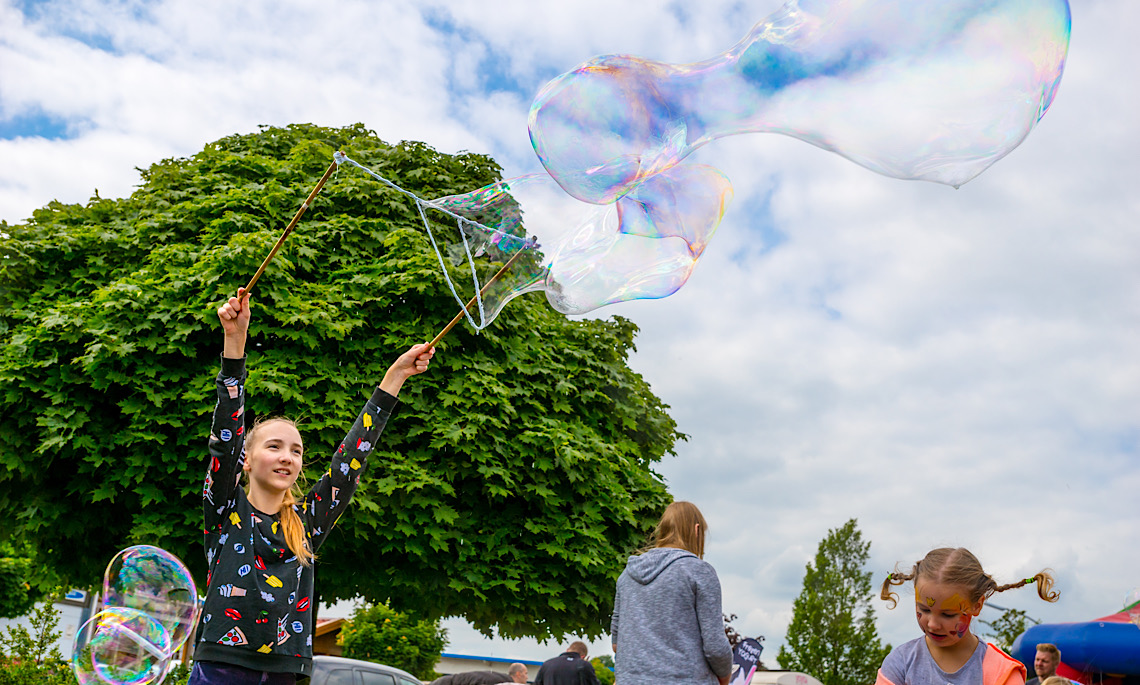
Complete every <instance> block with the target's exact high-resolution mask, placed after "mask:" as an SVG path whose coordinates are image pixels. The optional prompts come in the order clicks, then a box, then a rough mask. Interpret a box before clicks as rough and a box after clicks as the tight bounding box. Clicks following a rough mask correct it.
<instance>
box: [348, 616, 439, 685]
mask: <svg viewBox="0 0 1140 685" xmlns="http://www.w3.org/2000/svg"><path fill="white" fill-rule="evenodd" d="M337 642H338V643H340V644H341V646H343V647H344V655H345V656H346V657H349V658H350V659H363V660H364V661H375V662H377V663H381V664H386V665H388V666H395V667H396V668H402V669H404V670H405V671H407V672H408V673H411V674H412V675H414V676H416V677H417V678H420V679H421V680H431V679H432V678H433V677H435V675H434V673H435V665H436V664H437V663H439V655H440V654H441V653H442V652H443V648H444V647H446V646H447V631H446V630H445V629H443V628H442V627H440V625H439V621H438V620H436V621H425V620H417V619H415V618H413V617H411V616H409V615H407V614H402V613H400V612H398V611H394V610H392V608H391V607H389V606H387V605H385V604H375V605H371V606H368V605H365V606H360V607H357V608H356V610H355V611H354V612H353V613H352V619H351V620H349V621H345V623H344V626H343V627H342V628H341V629H340V635H339V636H338V638H337Z"/></svg>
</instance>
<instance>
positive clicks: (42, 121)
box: [0, 110, 80, 140]
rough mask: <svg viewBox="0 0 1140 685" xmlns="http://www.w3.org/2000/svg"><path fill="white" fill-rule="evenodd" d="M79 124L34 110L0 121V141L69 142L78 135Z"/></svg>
mask: <svg viewBox="0 0 1140 685" xmlns="http://www.w3.org/2000/svg"><path fill="white" fill-rule="evenodd" d="M78 123H79V122H77V121H75V120H68V119H65V118H63V117H61V116H56V115H54V114H47V113H45V112H42V111H39V110H36V111H32V112H26V113H22V114H17V115H16V116H14V117H10V118H7V119H0V140H13V139H15V138H46V139H48V140H71V139H72V138H75V137H76V136H77V135H78V131H79V128H80V127H79V126H78V125H77V124H78Z"/></svg>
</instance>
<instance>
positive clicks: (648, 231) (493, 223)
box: [425, 0, 1070, 318]
mask: <svg viewBox="0 0 1140 685" xmlns="http://www.w3.org/2000/svg"><path fill="white" fill-rule="evenodd" d="M1069 32H1070V11H1069V5H1068V2H1067V0H941V1H940V2H937V3H926V2H913V0H858V1H856V0H790V1H789V2H788V3H787V4H786V5H784V7H783V8H781V9H780V10H778V11H777V12H775V13H773V14H772V15H771V16H769V17H767V18H766V19H764V20H763V21H761V22H760V23H758V24H757V25H756V26H755V27H754V28H753V29H752V31H751V32H750V33H749V34H748V35H747V36H745V37H744V39H743V40H741V41H740V42H739V43H737V44H736V45H734V46H733V47H731V48H730V49H728V50H726V51H725V52H723V53H721V54H719V55H717V56H715V57H712V58H710V59H707V60H704V61H702V62H697V63H693V64H682V65H677V64H665V63H661V62H654V61H651V60H647V59H642V58H639V57H633V56H628V55H609V56H603V57H597V58H594V59H592V60H589V61H588V62H585V63H583V64H581V65H580V66H578V67H577V68H575V69H573V70H572V71H570V72H568V73H566V74H563V75H562V76H559V77H558V78H556V79H554V80H553V81H551V82H550V83H549V84H547V85H546V86H545V88H543V89H542V91H541V92H540V93H539V95H538V96H537V98H536V99H535V101H534V103H533V105H532V106H531V109H530V119H529V129H530V138H531V142H532V144H533V146H534V150H535V152H536V153H537V155H538V157H539V159H540V160H541V162H542V164H543V166H544V167H545V169H546V171H547V172H548V173H549V179H547V178H545V177H528V178H523V179H511V180H508V181H504V182H502V183H498V184H495V185H492V186H488V187H486V188H482V189H480V190H477V191H474V192H472V193H468V194H466V195H459V196H452V197H447V198H442V199H440V200H436V201H434V202H428V203H426V204H425V206H426V207H430V206H431V205H437V206H439V207H441V208H446V213H440V215H439V216H437V217H434V218H432V219H430V220H433V221H441V222H444V223H447V222H451V221H452V220H453V219H454V217H455V215H459V216H461V217H465V218H468V219H470V220H471V221H475V222H476V224H477V226H475V229H477V230H475V231H474V232H469V233H468V234H466V235H465V236H464V240H467V239H469V238H471V237H473V236H474V233H475V232H478V233H482V238H481V240H480V239H479V238H478V237H476V242H481V245H480V247H479V249H480V250H482V251H481V252H480V254H486V255H488V256H490V257H491V258H492V259H493V260H503V259H506V258H508V257H509V256H510V255H511V254H512V253H513V252H515V251H517V250H519V249H530V248H529V247H520V246H521V245H524V242H523V239H526V238H529V237H532V236H534V237H537V243H538V245H539V246H541V250H540V252H539V254H536V255H535V257H534V258H533V259H527V260H525V264H523V265H521V266H520V267H519V273H518V274H517V275H516V276H517V277H516V278H513V279H507V280H504V281H503V282H502V283H495V284H492V285H491V287H489V288H488V291H487V293H486V296H485V299H486V311H485V312H484V313H485V314H489V315H490V316H491V318H493V314H494V313H497V312H498V311H499V310H500V309H501V308H502V305H503V304H505V302H506V301H508V300H510V299H511V298H512V297H515V296H517V295H519V294H521V293H523V292H528V291H532V290H544V291H545V292H546V295H547V298H548V299H549V300H550V302H551V304H552V305H553V306H554V307H555V308H556V309H558V310H559V311H562V312H566V313H578V314H580V313H584V312H587V311H590V310H592V309H595V308H597V307H600V306H602V305H605V304H610V303H614V302H620V301H623V300H630V299H639V298H655V297H664V296H666V295H669V294H671V293H672V292H674V291H676V290H677V289H678V288H680V287H681V285H683V284H684V283H685V281H686V279H687V278H688V277H689V274H690V273H691V272H692V270H693V266H694V265H695V264H696V261H697V259H699V257H700V256H701V253H702V251H703V249H704V247H705V245H706V244H707V242H708V240H709V239H710V238H711V237H712V234H713V232H714V231H715V229H716V227H717V225H718V224H719V222H720V220H721V218H722V216H723V214H724V210H725V207H726V204H727V203H728V201H729V200H730V199H731V195H732V189H731V185H730V184H729V182H728V180H727V179H726V178H725V177H724V176H723V174H721V173H720V172H719V171H717V170H716V169H714V168H712V167H708V166H698V165H694V164H691V163H688V162H686V161H685V158H686V157H687V156H688V155H689V154H690V153H692V152H693V151H694V150H696V149H698V148H700V147H702V146H704V145H706V144H708V143H709V142H711V141H713V140H716V139H718V138H723V137H726V136H732V135H738V134H743V133H753V132H768V133H780V134H784V135H788V136H792V137H794V138H798V139H800V140H803V141H806V142H808V143H811V144H812V145H816V146H818V147H820V148H823V149H825V150H830V151H832V152H835V153H837V154H839V155H842V156H844V157H846V158H848V159H850V160H852V161H854V162H856V163H857V164H860V165H862V166H864V167H866V168H868V169H870V170H872V171H875V172H878V173H880V174H884V175H886V176H891V177H895V178H900V179H912V180H927V181H934V182H938V183H943V184H947V185H951V186H955V187H957V186H959V185H961V184H963V183H965V182H966V181H969V180H970V179H972V178H974V177H975V176H977V175H978V174H980V173H981V172H982V171H984V170H985V169H986V168H988V167H989V166H990V165H992V164H993V163H994V162H996V161H997V160H999V159H1001V158H1002V157H1004V156H1005V155H1007V154H1009V152H1011V151H1012V150H1013V149H1014V148H1016V147H1017V146H1018V145H1019V144H1020V143H1021V142H1022V140H1024V139H1025V137H1026V136H1027V135H1028V134H1029V132H1030V131H1031V130H1032V129H1033V127H1034V126H1035V125H1036V124H1037V122H1038V121H1039V120H1040V119H1041V117H1042V116H1044V114H1045V112H1046V110H1047V109H1048V108H1049V106H1050V104H1051V103H1052V102H1053V98H1054V95H1055V94H1056V92H1057V87H1058V85H1059V83H1060V80H1061V74H1062V71H1063V69H1064V65H1065V58H1066V55H1067V52H1068V45H1069ZM554 183H556V184H557V186H558V187H559V188H561V190H562V191H564V193H565V194H568V195H569V196H570V197H572V198H575V199H577V200H578V201H580V204H581V203H590V204H588V205H587V206H586V208H581V207H578V208H575V207H569V208H567V207H565V205H566V203H564V202H562V203H560V202H559V201H557V200H555V199H552V198H553V196H552V192H551V191H552V189H553V188H552V186H553V184H554ZM506 194H510V195H512V196H514V197H513V198H512V199H506V198H504V195H506ZM527 195H532V196H535V199H530V200H528V199H526V198H525V196H527ZM524 209H525V210H526V214H527V218H528V222H527V224H526V227H525V229H524V227H523V222H522V215H523V210H524ZM427 221H429V218H427V217H425V222H427ZM464 225H465V224H464V222H462V221H461V222H460V226H461V228H463V227H464ZM467 228H468V229H471V228H472V227H471V226H470V225H467ZM504 234H505V235H510V236H513V237H514V238H516V239H517V240H514V241H510V240H508V241H504V240H502V239H501V237H502V235H504ZM461 242H463V241H458V240H457V242H456V243H455V244H453V246H452V248H451V249H452V251H453V252H458V251H461V250H463V249H464V247H466V246H462V245H460V247H458V248H456V247H455V245H459V243H461ZM525 244H526V245H528V246H529V245H533V243H525ZM453 256H456V255H454V254H453ZM456 263H458V259H456ZM472 266H473V267H474V265H472Z"/></svg>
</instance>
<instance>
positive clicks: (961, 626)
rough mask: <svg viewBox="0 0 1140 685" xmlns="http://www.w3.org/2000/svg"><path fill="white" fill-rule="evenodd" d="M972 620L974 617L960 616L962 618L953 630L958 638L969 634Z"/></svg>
mask: <svg viewBox="0 0 1140 685" xmlns="http://www.w3.org/2000/svg"><path fill="white" fill-rule="evenodd" d="M973 619H974V617H973V616H971V615H969V614H962V618H961V619H959V620H958V627H957V628H955V629H954V632H956V633H957V634H958V637H959V638H961V637H962V636H964V635H965V634H966V633H968V632H970V621H972V620H973Z"/></svg>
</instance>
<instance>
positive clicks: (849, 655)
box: [776, 519, 891, 685]
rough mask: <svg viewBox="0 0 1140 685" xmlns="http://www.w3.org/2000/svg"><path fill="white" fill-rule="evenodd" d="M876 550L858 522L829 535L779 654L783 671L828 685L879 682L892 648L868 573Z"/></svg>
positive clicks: (821, 545)
mask: <svg viewBox="0 0 1140 685" xmlns="http://www.w3.org/2000/svg"><path fill="white" fill-rule="evenodd" d="M870 549H871V543H870V542H863V534H862V533H861V532H859V529H858V527H857V526H856V520H855V519H851V520H850V521H848V522H847V523H845V524H843V526H842V527H840V528H837V529H835V530H829V531H827V536H826V537H825V538H824V539H823V540H822V541H821V542H820V543H819V550H818V551H817V552H816V554H815V563H814V564H813V563H808V565H807V568H806V570H805V571H806V572H805V573H804V583H803V590H802V591H801V592H800V595H799V597H797V598H796V601H795V603H794V604H793V606H792V622H791V623H790V624H789V625H788V632H787V635H786V637H785V638H784V640H785V642H784V645H783V646H782V647H780V652H779V654H777V655H776V660H777V661H779V662H780V666H781V667H782V668H785V669H788V670H791V671H801V672H803V673H807V674H809V675H812V676H814V677H815V678H816V679H818V680H819V681H820V682H822V683H823V685H865V684H866V683H873V682H875V677H876V674H877V672H878V670H879V666H880V665H882V663H883V659H885V658H886V656H887V654H888V653H889V652H890V651H891V646H890V645H885V646H884V645H883V644H882V643H881V642H880V640H879V635H878V631H877V630H876V629H875V610H874V608H873V607H872V605H871V599H872V590H871V573H870V572H869V571H864V570H863V568H864V567H865V566H866V564H867V559H868V557H869V554H870Z"/></svg>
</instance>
